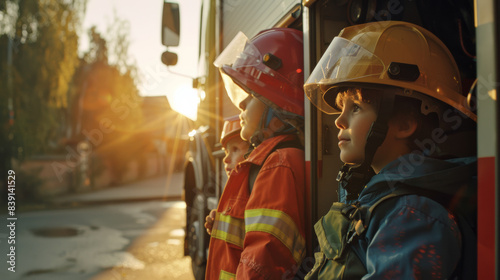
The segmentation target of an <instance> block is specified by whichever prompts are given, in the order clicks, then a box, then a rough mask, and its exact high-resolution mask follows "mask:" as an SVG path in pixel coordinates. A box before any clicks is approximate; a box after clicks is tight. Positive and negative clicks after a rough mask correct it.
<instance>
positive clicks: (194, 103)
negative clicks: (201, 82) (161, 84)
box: [167, 85, 200, 121]
mask: <svg viewBox="0 0 500 280" xmlns="http://www.w3.org/2000/svg"><path fill="white" fill-rule="evenodd" d="M167 98H168V100H169V103H170V106H172V109H174V110H175V111H176V112H178V113H180V114H182V115H184V116H186V117H188V118H190V119H192V120H193V121H195V120H196V117H197V111H198V104H199V103H200V98H199V96H198V91H197V90H196V89H194V88H191V87H189V86H186V85H182V86H180V87H178V88H177V89H176V90H175V91H174V93H173V94H171V95H167Z"/></svg>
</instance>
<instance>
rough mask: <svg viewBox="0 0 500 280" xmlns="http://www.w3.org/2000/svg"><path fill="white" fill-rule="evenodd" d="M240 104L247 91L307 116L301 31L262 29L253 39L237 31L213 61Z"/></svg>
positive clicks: (232, 98) (297, 113) (235, 102)
mask: <svg viewBox="0 0 500 280" xmlns="http://www.w3.org/2000/svg"><path fill="white" fill-rule="evenodd" d="M214 64H215V66H217V67H220V70H221V74H222V77H223V79H224V84H225V87H226V90H227V93H228V95H229V97H230V98H231V101H232V102H233V104H235V105H236V106H237V107H238V105H239V103H240V102H241V101H242V100H244V99H245V98H246V97H247V96H248V94H255V95H256V96H257V97H259V96H261V97H264V98H265V99H267V100H268V101H270V102H271V103H273V104H274V105H276V106H277V107H279V108H281V109H282V110H284V111H286V112H289V113H293V114H296V115H300V116H304V90H303V83H304V73H303V69H304V66H303V46H302V32H301V31H299V30H296V29H291V28H273V29H268V30H264V31H261V32H260V33H259V34H257V35H256V36H255V37H253V38H252V39H251V40H248V38H247V37H246V36H245V35H244V34H243V33H241V32H240V33H238V35H236V37H235V38H234V39H233V41H231V43H229V45H228V46H227V47H226V48H225V49H224V51H223V52H222V53H221V54H220V55H219V57H217V59H216V60H215V62H214Z"/></svg>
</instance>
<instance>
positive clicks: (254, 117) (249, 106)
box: [239, 94, 266, 141]
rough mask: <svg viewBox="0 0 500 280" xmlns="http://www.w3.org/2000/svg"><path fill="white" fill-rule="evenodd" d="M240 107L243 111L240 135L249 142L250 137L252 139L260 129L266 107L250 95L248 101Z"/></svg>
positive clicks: (245, 100)
mask: <svg viewBox="0 0 500 280" xmlns="http://www.w3.org/2000/svg"><path fill="white" fill-rule="evenodd" d="M239 107H240V110H241V113H240V120H241V133H240V135H241V138H242V139H244V140H247V141H248V140H250V137H252V135H253V134H254V133H255V131H256V130H257V129H259V125H260V119H261V118H262V114H264V110H265V108H266V105H265V104H264V103H262V101H260V100H259V99H257V98H255V97H253V96H252V95H250V94H249V95H248V97H247V98H246V99H244V100H243V101H241V103H240V104H239Z"/></svg>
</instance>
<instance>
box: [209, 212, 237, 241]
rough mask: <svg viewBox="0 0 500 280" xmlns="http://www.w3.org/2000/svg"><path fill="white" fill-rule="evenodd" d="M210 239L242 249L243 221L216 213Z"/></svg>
mask: <svg viewBox="0 0 500 280" xmlns="http://www.w3.org/2000/svg"><path fill="white" fill-rule="evenodd" d="M212 237H214V238H217V239H221V240H223V241H225V242H229V243H232V244H234V245H236V246H239V247H241V248H243V240H244V239H245V221H244V220H243V219H238V218H235V217H231V216H229V215H224V214H221V213H217V214H216V215H215V220H214V225H213V227H212Z"/></svg>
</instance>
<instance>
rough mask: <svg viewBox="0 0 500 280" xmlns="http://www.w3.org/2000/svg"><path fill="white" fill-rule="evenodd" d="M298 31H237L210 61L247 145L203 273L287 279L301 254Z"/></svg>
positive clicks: (221, 206)
mask: <svg viewBox="0 0 500 280" xmlns="http://www.w3.org/2000/svg"><path fill="white" fill-rule="evenodd" d="M302 52H303V48H302V33H301V32H300V31H298V30H295V29H287V28H277V29H270V30H265V31H262V32H260V33H259V34H258V35H256V36H255V37H254V38H252V39H251V40H248V39H247V38H246V37H245V36H244V35H243V34H242V33H240V34H239V35H238V36H237V37H236V38H235V39H234V40H233V41H232V42H231V43H230V44H229V45H228V46H227V47H226V49H225V50H224V51H223V53H222V54H221V55H220V56H219V57H218V58H217V60H216V61H215V65H216V66H218V67H220V71H221V74H222V77H223V80H224V84H225V87H226V91H227V92H228V95H229V96H230V98H231V101H232V102H233V104H235V105H236V106H237V107H238V108H239V109H240V111H241V113H240V120H241V126H242V130H241V133H240V135H241V138H242V139H244V140H247V141H248V142H249V143H250V145H251V147H250V149H251V152H250V153H249V154H248V155H247V156H246V159H245V160H244V161H243V162H241V163H239V164H238V165H237V166H236V168H235V169H234V170H233V171H232V173H231V176H229V179H228V182H227V184H226V187H225V189H224V192H223V194H222V196H221V199H220V201H219V204H218V207H217V213H216V217H215V221H214V225H213V228H212V232H211V239H210V247H209V253H208V262H207V271H206V279H214V280H216V279H284V278H292V277H293V276H294V274H295V272H296V270H297V268H298V266H299V265H300V264H301V262H302V259H303V258H304V256H305V254H306V232H307V223H306V217H305V213H306V205H307V202H306V184H305V182H306V178H305V169H304V151H303V149H302V140H301V139H303V114H304V92H303V88H302V86H303V53H302Z"/></svg>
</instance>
